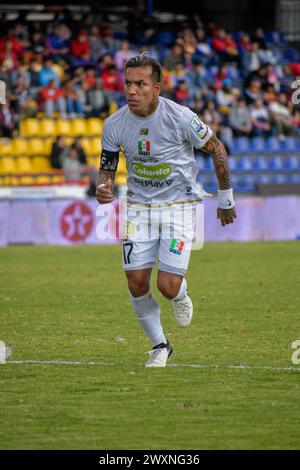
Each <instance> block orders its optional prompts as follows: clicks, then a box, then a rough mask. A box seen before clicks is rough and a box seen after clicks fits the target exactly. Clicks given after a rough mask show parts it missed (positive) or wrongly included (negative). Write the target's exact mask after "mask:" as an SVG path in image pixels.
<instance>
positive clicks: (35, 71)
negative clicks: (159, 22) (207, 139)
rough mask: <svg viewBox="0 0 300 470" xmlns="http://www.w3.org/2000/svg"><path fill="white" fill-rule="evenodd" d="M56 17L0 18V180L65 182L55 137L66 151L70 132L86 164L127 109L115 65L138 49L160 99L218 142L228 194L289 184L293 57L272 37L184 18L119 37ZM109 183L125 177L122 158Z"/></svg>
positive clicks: (297, 133) (297, 132) (294, 157)
mask: <svg viewBox="0 0 300 470" xmlns="http://www.w3.org/2000/svg"><path fill="white" fill-rule="evenodd" d="M64 15H65V16H64ZM64 15H57V16H56V18H55V20H54V21H47V20H40V21H36V20H35V21H30V20H26V21H23V20H22V22H20V21H18V20H17V19H15V20H12V21H6V23H5V28H4V29H3V31H4V33H3V34H2V37H1V38H0V80H4V81H5V82H6V84H7V102H6V104H2V105H0V106H1V108H0V185H2V186H3V185H7V184H13V185H27V184H35V183H38V184H64V183H67V181H66V180H65V179H64V173H63V169H62V168H59V169H57V168H52V167H51V159H50V154H51V151H52V145H53V143H54V142H55V141H56V139H57V137H58V136H62V137H64V138H65V144H66V146H67V147H68V146H70V145H72V143H73V141H74V138H76V137H80V138H81V143H82V147H83V149H84V151H85V153H86V160H87V162H86V165H88V166H89V167H91V168H93V169H94V170H96V169H97V167H98V165H99V157H100V150H101V143H100V138H101V134H102V128H103V122H104V120H105V119H106V117H107V116H109V115H110V114H111V113H112V112H114V111H116V110H117V109H118V108H119V107H120V106H122V105H124V104H125V102H124V96H123V93H122V80H123V72H122V68H123V64H124V61H126V60H127V59H128V58H129V57H131V56H132V55H134V54H136V53H139V52H141V51H143V50H149V52H150V53H151V54H152V55H153V56H155V57H157V58H158V59H159V60H161V61H162V63H163V66H164V71H165V81H164V84H163V87H162V96H165V97H167V98H171V99H173V100H175V101H177V102H178V103H181V104H183V105H187V106H189V107H191V109H193V110H194V111H195V112H196V113H197V114H198V115H199V116H200V118H201V119H203V120H204V121H205V122H207V123H208V124H209V125H210V126H211V127H212V129H213V130H214V131H215V132H216V134H217V135H218V137H219V138H220V139H221V140H222V141H223V142H224V144H225V146H226V148H227V150H228V153H229V155H230V167H231V171H232V176H233V183H234V184H235V187H236V189H237V190H238V191H242V192H255V191H256V189H257V185H261V184H269V183H270V182H272V183H276V184H286V183H288V184H299V179H300V177H299V176H300V108H299V104H297V103H296V102H295V103H293V100H292V99H291V98H292V96H291V95H292V91H293V90H292V89H291V86H290V84H291V82H292V81H293V80H294V79H295V78H296V77H297V75H299V74H300V53H299V51H298V50H297V49H295V48H294V46H293V45H291V44H289V43H288V42H287V41H286V40H285V38H284V36H283V34H282V33H280V32H279V31H263V30H262V29H261V28H257V29H256V30H255V31H234V32H229V31H226V30H225V29H224V28H222V25H216V24H208V25H206V24H202V23H201V21H200V20H198V21H197V22H196V23H195V21H194V19H193V18H190V19H188V20H187V21H186V22H185V24H182V23H178V24H176V25H174V24H173V25H172V28H170V30H167V29H166V28H164V29H163V30H155V29H154V30H149V31H148V29H146V28H145V30H144V31H143V27H142V25H140V28H138V29H137V30H136V31H133V30H131V29H130V30H128V31H127V32H126V31H124V29H123V28H122V30H121V29H118V26H117V25H116V24H114V25H113V26H114V27H113V28H112V25H111V24H109V23H108V22H107V21H106V22H101V21H100V22H97V23H92V22H91V21H86V22H85V21H83V22H82V21H80V20H78V19H76V16H72V15H71V13H69V16H66V13H64ZM120 24H121V23H120ZM78 37H80V38H81V39H80V41H79V40H78ZM5 44H9V47H8V48H7V47H5ZM8 50H10V52H8ZM196 158H197V162H198V168H199V175H198V180H199V182H200V183H201V184H203V186H204V187H205V188H206V189H207V190H212V191H214V190H216V188H217V186H216V184H217V182H216V178H215V177H214V168H213V163H212V161H211V159H210V158H207V156H204V155H203V154H202V153H201V152H197V153H196ZM86 170H87V168H85V171H83V172H82V174H83V179H84V178H86ZM84 175H85V176H84ZM116 183H117V184H121V185H123V184H125V183H126V161H125V157H124V155H121V158H120V164H119V169H118V175H117V179H116Z"/></svg>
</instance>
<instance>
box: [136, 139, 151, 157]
mask: <svg viewBox="0 0 300 470" xmlns="http://www.w3.org/2000/svg"><path fill="white" fill-rule="evenodd" d="M138 152H139V155H145V156H146V155H150V140H139V141H138Z"/></svg>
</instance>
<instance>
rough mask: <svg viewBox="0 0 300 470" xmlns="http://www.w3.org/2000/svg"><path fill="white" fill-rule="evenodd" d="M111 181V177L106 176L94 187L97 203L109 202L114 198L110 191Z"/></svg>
mask: <svg viewBox="0 0 300 470" xmlns="http://www.w3.org/2000/svg"><path fill="white" fill-rule="evenodd" d="M112 187H113V181H112V179H111V178H106V180H105V182H104V183H102V184H99V185H98V186H97V188H96V199H97V201H98V202H99V204H109V203H110V202H112V201H113V200H114V199H115V196H114V195H113V193H112Z"/></svg>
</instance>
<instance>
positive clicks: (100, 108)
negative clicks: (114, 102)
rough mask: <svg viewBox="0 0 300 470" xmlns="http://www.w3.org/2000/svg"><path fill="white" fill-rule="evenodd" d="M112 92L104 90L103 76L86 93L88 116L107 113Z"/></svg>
mask: <svg viewBox="0 0 300 470" xmlns="http://www.w3.org/2000/svg"><path fill="white" fill-rule="evenodd" d="M110 102H111V99H110V94H109V93H108V91H107V90H104V88H103V83H102V80H101V78H98V79H97V81H96V84H95V85H94V86H93V87H92V88H90V89H89V90H88V91H87V93H86V112H87V114H88V116H94V117H99V116H100V115H103V114H104V115H107V114H108V111H109V106H110Z"/></svg>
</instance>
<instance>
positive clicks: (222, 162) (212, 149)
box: [201, 134, 231, 189]
mask: <svg viewBox="0 0 300 470" xmlns="http://www.w3.org/2000/svg"><path fill="white" fill-rule="evenodd" d="M201 150H202V151H204V152H205V153H209V154H211V155H212V157H213V161H214V166H215V171H216V175H217V179H218V183H219V189H230V188H231V184H230V171H229V166H228V157H227V152H226V149H225V147H224V145H223V144H222V142H221V141H220V140H219V139H218V138H217V137H216V136H215V134H213V135H212V136H211V138H210V139H209V141H208V142H206V144H205V145H204V146H203V147H202V149H201Z"/></svg>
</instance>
